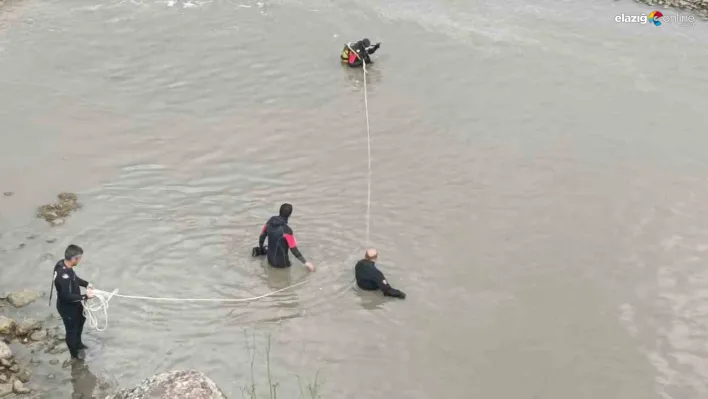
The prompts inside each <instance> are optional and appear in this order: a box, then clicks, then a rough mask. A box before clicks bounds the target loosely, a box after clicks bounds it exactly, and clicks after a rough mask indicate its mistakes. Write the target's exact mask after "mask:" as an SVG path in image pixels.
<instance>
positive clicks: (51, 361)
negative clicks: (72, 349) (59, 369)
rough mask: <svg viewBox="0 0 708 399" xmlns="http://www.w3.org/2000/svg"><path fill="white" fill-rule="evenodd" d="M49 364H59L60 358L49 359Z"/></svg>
mask: <svg viewBox="0 0 708 399" xmlns="http://www.w3.org/2000/svg"><path fill="white" fill-rule="evenodd" d="M49 364H53V365H57V364H59V359H52V360H50V361H49Z"/></svg>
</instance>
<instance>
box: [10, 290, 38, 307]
mask: <svg viewBox="0 0 708 399" xmlns="http://www.w3.org/2000/svg"><path fill="white" fill-rule="evenodd" d="M41 296H42V294H41V293H39V292H37V291H20V292H11V293H10V294H9V295H8V296H7V301H8V302H10V304H11V305H12V306H14V307H16V308H21V307H24V306H27V305H29V304H30V303H32V302H34V301H36V300H37V299H39V297H41Z"/></svg>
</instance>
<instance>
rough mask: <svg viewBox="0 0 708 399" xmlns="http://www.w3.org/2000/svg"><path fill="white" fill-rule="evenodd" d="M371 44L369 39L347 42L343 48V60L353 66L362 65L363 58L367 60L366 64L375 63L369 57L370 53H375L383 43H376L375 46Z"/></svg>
mask: <svg viewBox="0 0 708 399" xmlns="http://www.w3.org/2000/svg"><path fill="white" fill-rule="evenodd" d="M370 44H371V42H370V41H369V39H364V40H361V41H358V42H356V43H353V44H352V43H348V44H346V45H345V46H344V48H342V55H341V58H342V62H346V63H347V65H349V66H350V67H352V68H357V67H360V66H362V64H363V62H362V60H363V61H364V62H366V65H369V64H373V63H374V62H373V61H371V58H369V54H374V53H375V52H376V50H378V49H379V47H381V43H376V44H375V45H373V46H370ZM352 50H354V51H352Z"/></svg>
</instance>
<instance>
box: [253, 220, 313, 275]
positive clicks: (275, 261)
mask: <svg viewBox="0 0 708 399" xmlns="http://www.w3.org/2000/svg"><path fill="white" fill-rule="evenodd" d="M266 237H268V250H267V251H268V263H270V265H271V266H273V267H290V266H291V264H290V257H289V256H288V250H290V251H292V252H293V255H295V257H296V258H297V259H298V260H299V261H300V262H302V263H307V260H305V257H304V256H302V254H301V253H300V250H299V249H298V248H297V241H295V234H294V233H293V230H292V229H291V228H290V226H288V219H287V218H284V217H282V216H273V217H271V218H270V219H268V222H266V224H265V225H263V228H262V229H261V235H260V236H259V237H258V247H259V248H260V249H261V251H264V248H263V244H264V242H265V239H266Z"/></svg>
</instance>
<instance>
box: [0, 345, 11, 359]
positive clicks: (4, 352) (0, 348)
mask: <svg viewBox="0 0 708 399" xmlns="http://www.w3.org/2000/svg"><path fill="white" fill-rule="evenodd" d="M11 357H12V351H11V350H10V347H9V346H7V344H6V343H4V342H2V341H0V359H9V358H11Z"/></svg>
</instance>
